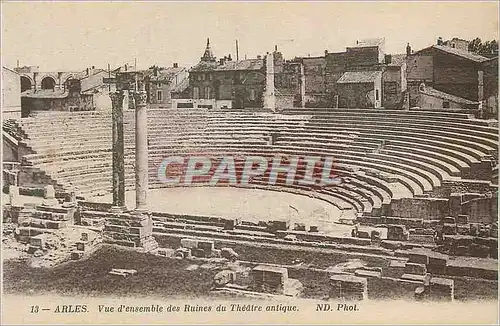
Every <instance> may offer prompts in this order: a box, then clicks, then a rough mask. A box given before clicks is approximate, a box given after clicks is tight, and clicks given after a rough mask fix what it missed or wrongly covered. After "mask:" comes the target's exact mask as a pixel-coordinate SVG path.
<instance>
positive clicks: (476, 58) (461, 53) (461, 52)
mask: <svg viewBox="0 0 500 326" xmlns="http://www.w3.org/2000/svg"><path fill="white" fill-rule="evenodd" d="M432 47H433V48H435V49H438V50H440V51H443V52H446V53H450V54H454V55H456V56H459V57H462V58H464V59H468V60H471V61H474V62H484V61H487V60H488V58H486V57H483V56H482V55H479V54H475V53H472V52H469V51H465V50H460V49H457V48H452V47H450V46H445V45H433V46H432Z"/></svg>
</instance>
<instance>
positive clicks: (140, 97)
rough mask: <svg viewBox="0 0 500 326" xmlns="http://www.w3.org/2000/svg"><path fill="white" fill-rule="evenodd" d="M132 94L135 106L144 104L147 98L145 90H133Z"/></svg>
mask: <svg viewBox="0 0 500 326" xmlns="http://www.w3.org/2000/svg"><path fill="white" fill-rule="evenodd" d="M132 95H133V96H134V100H135V105H136V107H138V106H145V105H146V103H147V100H148V93H147V92H146V91H138V92H133V93H132Z"/></svg>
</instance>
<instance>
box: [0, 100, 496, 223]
mask: <svg viewBox="0 0 500 326" xmlns="http://www.w3.org/2000/svg"><path fill="white" fill-rule="evenodd" d="M133 114H134V113H133V111H128V110H127V111H125V113H124V129H125V174H126V189H127V190H131V189H133V188H134V137H135V136H134V115H133ZM17 123H18V124H19V129H20V130H17V133H16V137H20V136H19V135H20V134H21V135H25V136H24V138H25V139H22V140H21V142H20V143H21V144H24V145H25V146H26V147H27V148H28V149H30V150H31V151H32V154H27V155H25V156H24V157H23V158H22V161H23V164H24V165H29V166H32V167H34V168H37V169H39V170H40V171H43V172H44V173H45V175H47V176H49V177H50V178H51V179H52V180H53V181H54V184H55V185H56V186H57V187H58V188H59V189H60V190H62V191H74V192H75V193H76V194H77V195H78V196H80V197H83V198H89V197H92V196H96V195H103V194H106V193H109V192H111V189H112V188H111V187H112V180H111V176H112V162H111V160H112V152H111V147H112V145H111V136H112V135H111V114H110V112H105V111H93V112H72V113H64V112H57V113H56V112H51V113H45V114H39V115H37V116H36V117H31V118H23V119H21V120H19V121H17ZM9 128H10V129H13V128H12V127H11V125H10V124H9ZM14 129H15V128H14ZM4 131H5V128H4ZM10 132H11V133H14V132H13V131H10ZM497 132H498V131H497V129H496V128H495V127H492V126H490V124H489V122H488V121H484V120H478V119H473V118H472V117H471V116H469V115H466V114H461V113H445V112H432V111H425V112H423V111H398V110H380V109H378V110H375V109H300V108H294V109H289V110H286V111H284V112H282V113H278V114H274V113H264V112H252V111H251V110H249V109H246V110H240V111H237V110H230V109H223V110H207V109H196V110H194V109H160V110H149V111H148V142H149V174H150V188H152V189H154V188H161V187H165V186H166V185H165V184H164V183H162V182H161V181H160V180H158V178H157V170H158V166H159V165H160V163H161V161H162V160H163V159H164V158H165V157H167V156H172V155H180V154H182V155H189V154H199V153H204V154H205V155H210V156H212V157H213V158H214V159H215V158H220V157H221V156H225V155H237V156H246V155H259V156H266V157H272V156H276V155H283V156H291V155H297V156H314V155H316V156H332V157H333V158H334V169H335V173H336V174H337V175H339V176H341V177H342V180H343V182H342V183H341V184H339V185H335V186H328V187H316V186H304V185H291V186H289V187H276V186H269V185H267V183H266V182H265V180H264V179H265V177H266V176H265V175H264V176H262V177H260V178H255V179H254V182H253V183H252V184H251V186H252V187H256V188H263V189H272V190H284V191H290V192H296V193H300V194H304V195H308V196H315V197H317V198H320V199H323V200H326V201H328V202H330V203H332V204H334V205H336V206H338V207H340V208H341V209H348V208H352V209H354V210H355V211H357V212H359V213H363V214H367V215H370V214H371V215H375V216H377V215H380V214H383V213H384V212H385V211H387V209H388V207H389V206H390V204H391V201H393V200H397V199H400V198H412V197H418V196H426V195H429V194H432V193H433V191H435V190H436V189H439V187H441V186H442V184H443V182H447V181H454V180H459V179H461V178H462V179H483V180H490V181H491V178H492V171H491V168H490V169H489V170H488V169H485V168H484V164H482V161H483V160H485V159H489V160H492V159H493V160H495V159H496V157H497V155H498V149H497V148H498V134H497ZM272 135H273V136H274V137H272ZM271 138H274V142H272V143H271V142H270V139H271ZM495 164H496V162H495ZM495 171H496V170H495ZM237 172H241V171H237ZM493 173H494V172H493ZM279 178H280V177H279ZM279 178H278V179H279ZM281 181H283V180H281Z"/></svg>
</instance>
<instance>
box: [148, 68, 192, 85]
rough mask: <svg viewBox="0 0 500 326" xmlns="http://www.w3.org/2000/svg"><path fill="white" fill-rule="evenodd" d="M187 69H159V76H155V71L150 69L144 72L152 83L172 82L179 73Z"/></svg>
mask: <svg viewBox="0 0 500 326" xmlns="http://www.w3.org/2000/svg"><path fill="white" fill-rule="evenodd" d="M184 69H185V68H182V67H181V68H174V67H169V68H161V69H158V72H157V75H156V76H155V75H154V71H153V69H148V70H145V71H143V74H144V76H145V77H149V79H150V80H152V81H165V82H169V81H171V80H172V79H173V78H174V77H175V75H177V74H178V73H179V72H181V71H182V70H184Z"/></svg>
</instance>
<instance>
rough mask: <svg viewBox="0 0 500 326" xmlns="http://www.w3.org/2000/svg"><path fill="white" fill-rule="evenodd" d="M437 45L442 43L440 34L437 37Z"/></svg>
mask: <svg viewBox="0 0 500 326" xmlns="http://www.w3.org/2000/svg"><path fill="white" fill-rule="evenodd" d="M437 45H443V38H442V37H441V36H440V37H438V39H437Z"/></svg>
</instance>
